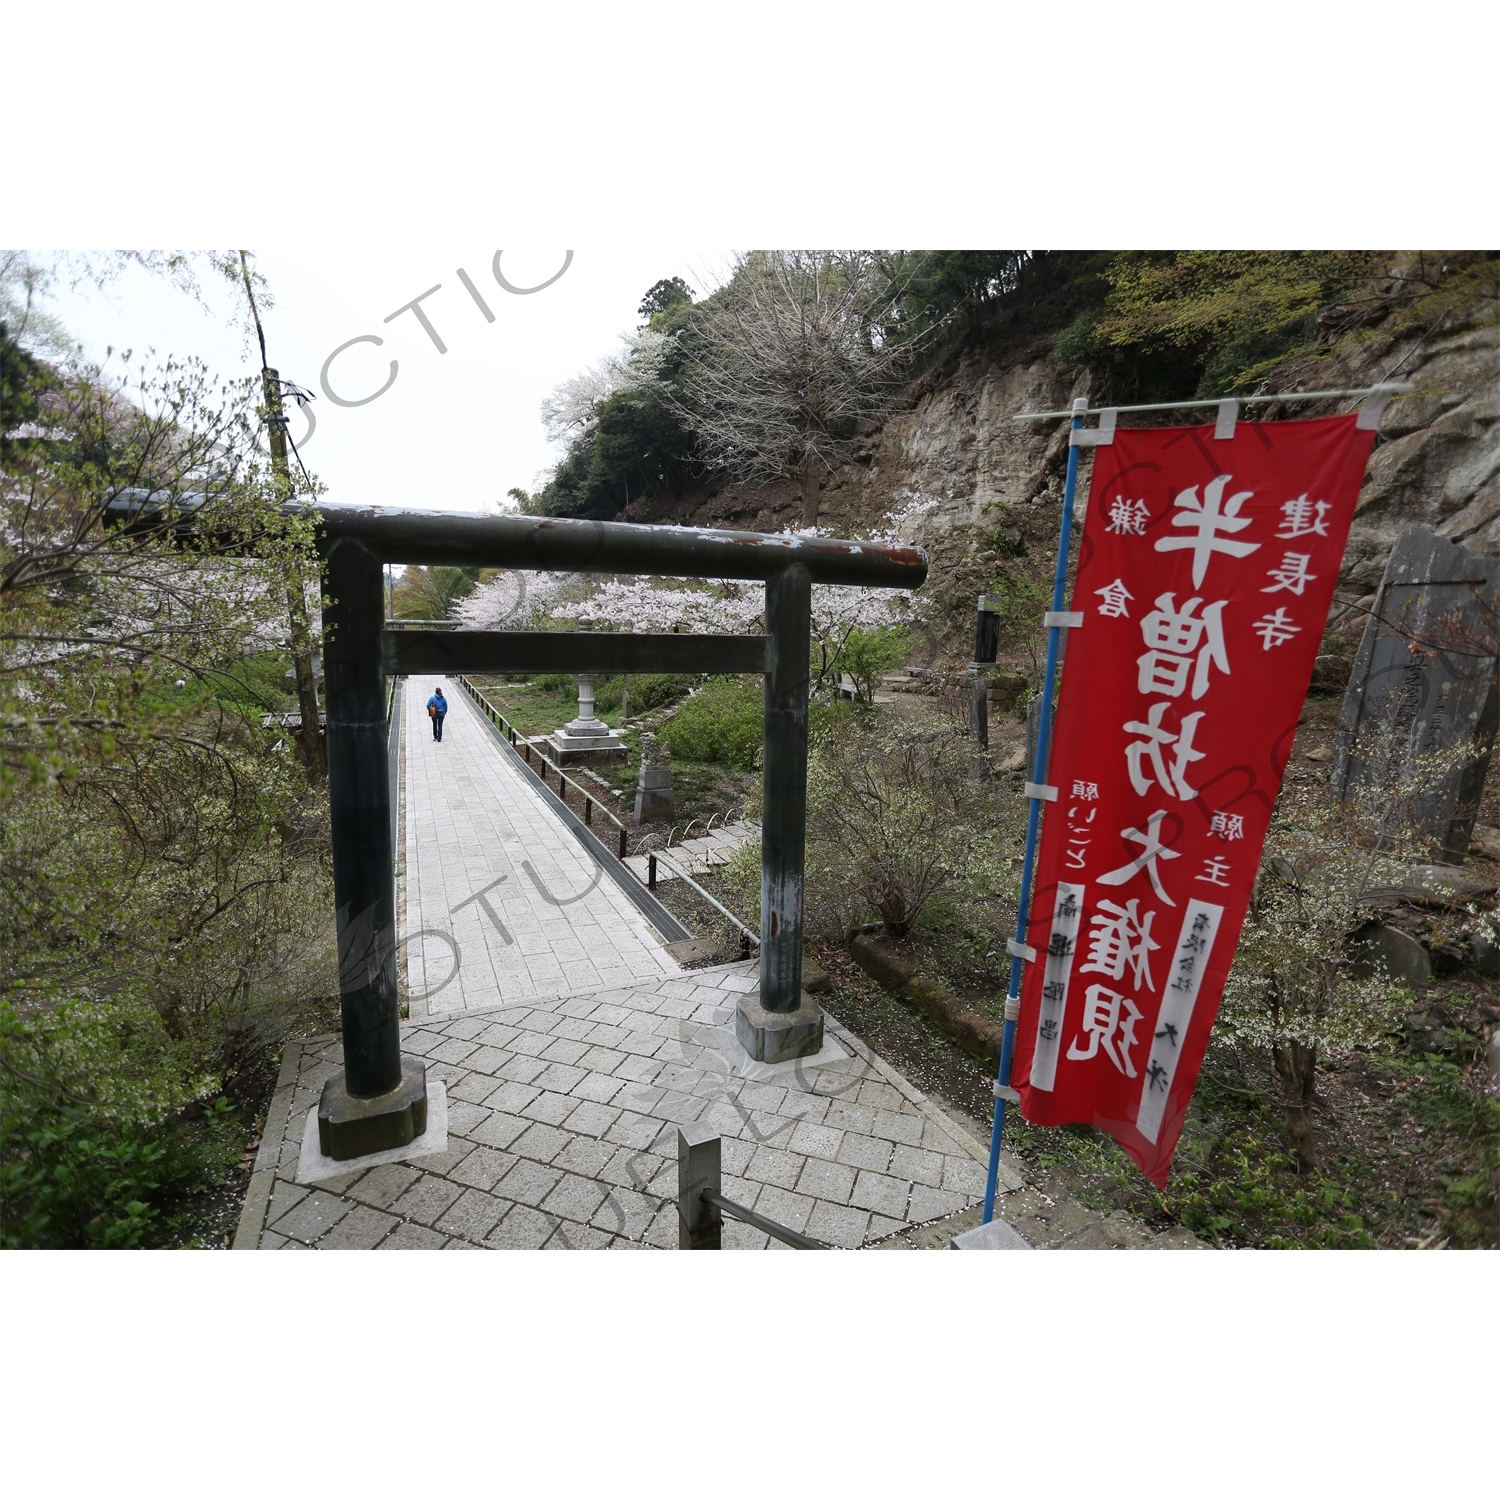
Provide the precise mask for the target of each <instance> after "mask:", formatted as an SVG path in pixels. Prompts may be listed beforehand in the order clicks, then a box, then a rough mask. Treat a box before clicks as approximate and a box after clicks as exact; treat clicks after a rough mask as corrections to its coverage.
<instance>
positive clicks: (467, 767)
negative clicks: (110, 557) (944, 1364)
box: [235, 678, 1191, 1250]
mask: <svg viewBox="0 0 1500 1500" xmlns="http://www.w3.org/2000/svg"><path fill="white" fill-rule="evenodd" d="M436 681H437V679H435V678H429V679H425V680H424V679H420V678H418V679H412V680H410V681H408V683H407V685H406V693H405V699H404V701H405V709H404V714H405V725H404V746H403V754H404V782H403V786H404V791H403V796H404V801H405V824H404V827H405V835H406V837H405V851H404V855H403V859H404V864H405V877H404V882H403V886H404V891H405V899H406V913H407V928H406V930H407V931H408V932H409V933H410V934H411V936H410V937H409V938H408V941H407V945H406V951H407V954H408V964H409V970H408V972H409V977H410V983H411V988H412V995H413V998H412V1002H411V1018H410V1020H408V1021H407V1022H406V1023H405V1024H403V1026H402V1049H403V1051H404V1052H405V1053H407V1054H408V1055H410V1056H416V1057H422V1058H425V1059H426V1062H427V1070H428V1080H429V1084H432V1085H441V1086H442V1087H441V1089H435V1090H434V1091H433V1093H432V1095H431V1097H432V1098H433V1099H434V1100H435V1101H437V1102H436V1103H435V1104H434V1105H433V1116H432V1123H431V1124H430V1126H429V1135H428V1138H427V1139H426V1140H425V1141H423V1142H421V1143H419V1146H420V1149H421V1150H423V1151H425V1152H427V1153H428V1154H415V1155H412V1156H410V1157H409V1159H407V1160H402V1161H386V1162H383V1163H381V1164H379V1165H375V1164H370V1163H366V1164H365V1165H363V1166H360V1165H358V1164H355V1165H354V1166H353V1167H352V1168H351V1170H349V1171H347V1172H339V1171H338V1170H337V1164H334V1163H328V1162H321V1161H319V1160H317V1158H316V1149H315V1148H316V1139H317V1136H316V1130H315V1128H314V1127H313V1125H312V1123H311V1120H310V1117H311V1113H312V1111H313V1110H314V1109H316V1107H317V1103H318V1098H319V1095H320V1093H321V1090H322V1087H323V1084H324V1082H325V1081H326V1079H327V1078H328V1077H329V1075H330V1074H331V1073H332V1072H333V1071H334V1070H336V1069H337V1068H338V1067H339V1066H340V1065H341V1063H342V1046H341V1043H340V1042H339V1040H338V1038H337V1037H323V1038H318V1039H315V1040H313V1041H309V1042H302V1043H291V1044H289V1045H288V1046H287V1048H286V1051H285V1053H284V1054H283V1057H282V1065H281V1075H280V1078H279V1079H278V1082H277V1087H276V1092H275V1094H274V1096H273V1098H272V1101H271V1105H270V1109H269V1111H268V1115H267V1120H266V1125H265V1130H264V1133H263V1136H262V1139H261V1144H260V1149H259V1152H258V1154H257V1157H256V1161H255V1166H254V1170H253V1172H252V1175H251V1179H250V1185H249V1190H248V1192H247V1195H246V1201H245V1208H244V1211H243V1214H242V1216H241V1220H240V1229H239V1234H238V1235H237V1237H236V1240H235V1247H236V1248H237V1249H257V1248H259V1249H285V1250H300V1249H310V1248H315V1249H320V1250H332V1249H381V1250H400V1249H452V1250H467V1249H538V1248H545V1249H549V1250H551V1249H592V1248H610V1249H648V1248H663V1249H665V1248H673V1247H675V1246H676V1243H677V1206H676V1191H677V1127H678V1125H679V1124H685V1123H687V1122H689V1121H705V1122H708V1123H710V1124H712V1125H713V1126H714V1127H715V1128H716V1129H717V1130H718V1131H719V1132H720V1135H721V1137H722V1141H723V1156H722V1160H723V1170H724V1177H723V1191H724V1193H725V1195H726V1196H727V1197H729V1198H730V1199H732V1200H734V1201H735V1202H737V1203H740V1204H742V1205H743V1206H745V1207H746V1208H754V1209H756V1210H758V1211H759V1212H760V1213H762V1214H765V1215H767V1216H768V1217H770V1218H773V1219H775V1220H777V1221H778V1222H779V1223H782V1224H785V1225H788V1226H790V1227H792V1228H794V1229H799V1230H802V1231H803V1232H804V1233H806V1234H810V1235H812V1236H814V1237H815V1238H817V1239H821V1240H823V1241H825V1242H827V1243H828V1244H830V1245H834V1246H839V1247H844V1248H849V1249H855V1248H860V1247H864V1246H880V1247H882V1248H891V1249H924V1248H939V1247H942V1246H946V1244H947V1242H948V1239H949V1237H950V1236H951V1235H952V1234H953V1233H955V1232H957V1231H959V1230H961V1229H965V1228H968V1227H970V1226H971V1225H972V1224H973V1223H977V1222H978V1218H979V1214H980V1209H981V1206H982V1200H983V1193H984V1174H985V1163H986V1158H987V1149H986V1147H987V1143H986V1142H984V1141H981V1140H980V1139H978V1138H977V1137H976V1136H975V1135H973V1134H971V1133H970V1131H969V1130H968V1129H966V1128H965V1127H964V1126H963V1125H962V1124H960V1123H958V1122H956V1121H955V1120H954V1119H951V1118H950V1117H949V1116H948V1115H947V1114H946V1113H945V1112H944V1111H943V1109H942V1108H940V1107H939V1106H938V1105H937V1104H936V1103H934V1102H933V1101H932V1100H930V1099H927V1098H925V1097H924V1096H923V1095H922V1094H921V1093H920V1092H919V1091H918V1090H917V1089H915V1088H914V1087H913V1086H912V1085H911V1084H910V1083H908V1082H907V1081H906V1080H905V1079H903V1078H902V1077H901V1076H900V1075H899V1074H897V1073H896V1072H895V1071H894V1070H893V1069H892V1068H890V1067H889V1066H888V1065H887V1064H886V1063H884V1062H883V1061H882V1060H881V1059H879V1058H878V1057H876V1056H875V1055H874V1054H873V1053H872V1052H870V1051H869V1049H868V1048H866V1047H865V1046H864V1045H863V1043H861V1042H860V1041H859V1040H858V1039H857V1038H855V1037H853V1036H852V1035H850V1034H849V1033H848V1032H846V1031H845V1030H844V1029H843V1028H842V1027H841V1026H839V1025H838V1023H837V1022H835V1021H834V1020H833V1019H832V1017H829V1018H828V1022H827V1035H828V1038H829V1042H830V1044H829V1045H827V1046H825V1049H824V1051H823V1052H822V1053H820V1054H819V1058H818V1060H816V1061H814V1060H812V1059H803V1060H801V1061H798V1062H795V1063H785V1064H780V1065H777V1066H775V1067H768V1066H767V1065H766V1064H762V1063H755V1062H753V1061H751V1060H750V1059H749V1058H748V1056H747V1055H746V1054H745V1052H744V1050H743V1049H742V1048H741V1047H740V1045H739V1043H738V1042H737V1041H736V1039H735V1036H734V1012H735V1007H736V1003H737V1001H738V999H739V997H740V996H741V995H742V994H746V993H749V992H752V991H754V990H755V988H756V986H757V974H756V968H755V965H754V963H753V962H748V963H736V964H728V965H723V966H721V967H718V968H713V969H701V970H695V971H691V972H684V971H682V970H680V969H679V968H678V966H677V965H676V964H675V963H674V962H673V961H672V959H671V958H670V957H669V956H668V955H667V954H666V953H665V952H664V951H663V947H662V942H661V940H660V939H659V938H658V937H657V936H656V935H655V933H654V932H653V931H652V929H651V928H650V927H649V925H648V924H647V923H646V921H645V919H644V918H643V917H642V916H641V915H640V913H639V912H638V911H637V910H636V908H635V907H634V906H633V905H631V903H630V902H629V901H628V900H627V899H626V898H625V897H624V895H623V894H622V893H621V892H620V890H619V888H618V887H617V886H615V885H614V884H613V882H611V881H609V880H607V879H601V878H599V870H598V867H597V866H596V865H595V863H594V862H593V860H592V859H591V858H590V857H589V856H588V855H587V854H586V852H585V851H584V849H583V847H582V846H581V845H580V844H579V843H578V841H577V840H576V839H575V838H574V836H573V835H572V833H570V832H569V831H568V830H567V829H566V828H565V827H564V826H563V824H562V822H561V821H560V820H559V819H558V818H557V817H556V816H555V815H554V814H553V813H552V811H551V810H550V809H549V808H548V807H547V806H546V804H545V803H544V802H543V801H542V799H541V797H540V795H539V794H538V793H537V791H536V790H535V789H533V788H532V787H531V786H530V785H529V784H528V782H527V781H526V779H525V778H524V777H523V776H522V775H521V773H520V772H519V771H517V770H516V769H515V768H514V767H513V766H512V765H511V763H510V761H509V759H508V757H507V756H506V755H505V754H504V752H502V751H501V749H500V748H499V746H498V745H497V744H496V743H495V741H494V740H493V739H492V738H491V737H490V735H489V732H488V730H487V729H486V727H485V725H484V723H483V721H481V720H480V718H479V716H478V715H477V714H476V713H475V712H474V711H473V710H472V709H471V708H470V707H469V705H468V703H467V702H466V701H465V700H464V698H463V697H462V696H461V694H460V693H459V692H458V691H457V690H455V691H454V692H453V693H451V694H450V696H449V702H450V704H451V705H452V707H451V709H450V712H449V716H448V721H447V725H446V727H445V730H444V739H443V743H442V744H441V745H439V744H434V743H433V741H432V738H431V732H430V729H429V728H428V721H427V716H426V713H425V710H424V705H425V703H426V700H427V698H428V697H429V696H430V694H431V692H432V688H433V686H434V684H435V683H436ZM449 686H450V687H452V686H453V684H449ZM420 934H425V936H420V937H419V935H420ZM455 957H456V959H457V962H456V963H455V962H454V959H455ZM450 971H451V972H450ZM439 1122H443V1123H439ZM444 1128H446V1136H445V1137H444V1136H443V1134H442V1130H443V1129H444ZM1001 1186H1002V1190H1003V1193H1004V1196H1003V1197H1002V1199H1001V1201H1000V1203H999V1204H998V1205H997V1211H998V1213H999V1214H1000V1216H1001V1217H1002V1218H1005V1219H1007V1220H1009V1221H1011V1222H1013V1223H1016V1224H1017V1226H1018V1227H1019V1228H1020V1229H1021V1231H1022V1233H1023V1234H1024V1235H1025V1237H1026V1238H1027V1240H1028V1241H1029V1242H1030V1243H1033V1244H1037V1245H1043V1244H1049V1245H1050V1244H1076V1245H1077V1246H1078V1247H1079V1248H1085V1247H1093V1246H1096V1245H1097V1246H1099V1247H1101V1248H1102V1247H1117V1248H1125V1247H1127V1246H1134V1245H1137V1244H1144V1243H1147V1242H1150V1241H1152V1240H1153V1239H1154V1240H1155V1242H1156V1243H1158V1244H1160V1245H1162V1247H1163V1248H1166V1246H1167V1241H1168V1239H1169V1237H1168V1236H1159V1237H1153V1236H1152V1235H1151V1234H1150V1232H1149V1231H1144V1230H1142V1229H1141V1226H1139V1225H1135V1224H1134V1222H1133V1221H1130V1220H1128V1219H1127V1218H1125V1216H1122V1215H1114V1216H1111V1217H1110V1218H1109V1219H1103V1218H1101V1216H1100V1215H1098V1214H1093V1213H1091V1212H1089V1211H1088V1210H1086V1209H1083V1208H1082V1207H1081V1206H1080V1205H1078V1204H1076V1203H1071V1202H1069V1201H1066V1200H1061V1201H1060V1200H1059V1198H1058V1196H1057V1195H1049V1194H1048V1192H1047V1190H1046V1185H1045V1184H1038V1183H1033V1184H1031V1185H1030V1186H1027V1185H1026V1184H1024V1183H1023V1179H1022V1175H1021V1172H1020V1171H1019V1164H1018V1163H1016V1162H1015V1161H1013V1160H1010V1159H1008V1158H1007V1159H1005V1160H1003V1161H1002V1167H1001ZM1188 1239H1189V1240H1191V1236H1189V1237H1188ZM724 1244H725V1247H726V1248H743V1249H766V1248H770V1249H783V1248H785V1247H784V1246H782V1245H781V1244H780V1243H779V1242H777V1241H768V1240H767V1237H766V1236H765V1235H764V1234H762V1233H761V1232H759V1231H758V1230H754V1229H751V1228H749V1227H748V1226H746V1225H744V1224H740V1223H736V1222H734V1221H732V1220H728V1219H726V1221H725V1227H724Z"/></svg>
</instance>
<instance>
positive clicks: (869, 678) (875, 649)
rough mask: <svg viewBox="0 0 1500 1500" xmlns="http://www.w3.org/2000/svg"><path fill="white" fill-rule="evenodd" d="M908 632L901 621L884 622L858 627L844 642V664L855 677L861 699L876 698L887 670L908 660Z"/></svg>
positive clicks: (857, 692)
mask: <svg viewBox="0 0 1500 1500" xmlns="http://www.w3.org/2000/svg"><path fill="white" fill-rule="evenodd" d="M907 648H908V643H907V636H906V632H905V631H904V630H903V629H902V628H901V627H900V626H899V625H880V626H877V627H876V628H875V629H873V630H862V629H860V628H858V627H856V628H855V629H853V630H851V631H850V632H849V638H848V640H846V641H845V642H844V654H843V657H842V659H841V662H840V665H841V666H842V667H843V669H844V671H846V672H847V673H848V674H849V675H850V676H851V677H852V678H853V679H854V691H855V693H856V694H857V695H858V697H859V701H860V702H861V703H873V702H874V701H875V688H876V686H877V684H878V683H879V682H880V678H881V676H882V674H883V673H886V672H889V671H890V670H891V669H892V668H893V667H896V666H898V665H900V663H901V662H903V661H905V660H906V653H907Z"/></svg>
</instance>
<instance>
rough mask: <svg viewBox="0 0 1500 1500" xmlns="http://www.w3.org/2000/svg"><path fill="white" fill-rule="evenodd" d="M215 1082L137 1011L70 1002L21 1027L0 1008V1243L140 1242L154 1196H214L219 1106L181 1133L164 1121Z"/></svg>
mask: <svg viewBox="0 0 1500 1500" xmlns="http://www.w3.org/2000/svg"><path fill="white" fill-rule="evenodd" d="M215 1083H216V1080H215V1079H214V1078H212V1077H211V1076H202V1075H198V1074H196V1073H195V1072H194V1071H193V1070H192V1067H191V1060H190V1058H189V1056H188V1055H187V1049H186V1048H184V1047H183V1046H182V1045H181V1044H180V1043H174V1042H173V1041H172V1039H171V1038H170V1037H169V1036H168V1035H167V1034H166V1032H165V1030H164V1029H163V1028H162V1026H161V1025H160V1023H159V1021H158V1019H157V1018H156V1017H155V1016H154V1015H153V1014H152V1013H151V1012H150V1011H149V1010H139V1011H137V1010H133V1009H132V1008H130V1007H127V1006H121V1005H110V1004H96V1005H87V1004H78V1003H71V1004H64V1005H62V1006H60V1007H59V1008H58V1009H57V1010H56V1011H54V1012H53V1013H51V1014H50V1015H46V1016H40V1015H38V1016H34V1017H32V1018H29V1019H28V1018H23V1017H22V1016H21V1015H20V1014H19V1013H18V1012H17V1010H16V1008H15V1007H14V1006H12V1005H10V1004H4V1005H0V1246H4V1247H5V1248H7V1249H17V1248H40V1249H60V1250H65V1249H129V1248H131V1247H133V1246H137V1245H140V1244H142V1243H143V1242H145V1241H146V1240H147V1239H148V1238H149V1237H150V1235H151V1233H152V1231H153V1229H154V1228H155V1227H156V1221H157V1220H158V1218H159V1215H160V1212H161V1205H162V1201H163V1200H164V1199H165V1198H167V1197H169V1196H171V1195H173V1194H176V1193H183V1192H195V1191H201V1190H203V1189H207V1188H212V1187H216V1186H218V1185H219V1184H220V1183H222V1182H223V1181H224V1179H225V1177H226V1176H227V1175H228V1173H229V1170H230V1167H231V1166H232V1164H233V1161H234V1158H235V1156H236V1154H237V1146H236V1141H237V1139H238V1129H237V1126H236V1124H235V1122H234V1120H233V1119H232V1117H231V1115H230V1113H229V1106H228V1104H227V1102H226V1101H225V1100H224V1099H223V1098H222V1097H221V1098H219V1099H218V1100H217V1102H216V1104H215V1105H214V1107H213V1108H212V1109H211V1110H209V1111H208V1112H207V1118H206V1119H204V1120H202V1121H200V1122H196V1123H195V1124H193V1125H192V1126H188V1125H184V1124H182V1123H180V1122H174V1121H173V1119H172V1117H173V1116H174V1115H176V1114H179V1113H180V1112H181V1111H182V1108H183V1106H184V1105H192V1106H193V1107H194V1108H195V1109H200V1110H201V1106H199V1105H197V1104H195V1101H196V1100H199V1099H201V1098H203V1097H204V1096H205V1095H207V1094H210V1093H212V1092H213V1088H214V1085H215Z"/></svg>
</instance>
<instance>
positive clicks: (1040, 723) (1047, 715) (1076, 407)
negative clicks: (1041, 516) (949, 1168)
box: [984, 396, 1088, 1224]
mask: <svg viewBox="0 0 1500 1500" xmlns="http://www.w3.org/2000/svg"><path fill="white" fill-rule="evenodd" d="M1087 407H1088V401H1087V400H1086V399H1085V398H1084V397H1081V396H1080V397H1079V398H1078V400H1076V401H1075V402H1074V403H1073V430H1074V431H1075V432H1077V431H1078V430H1079V429H1080V428H1081V427H1082V426H1083V413H1084V411H1085V410H1086V409H1087ZM1077 490H1078V447H1077V445H1076V444H1074V443H1071V442H1070V444H1069V446H1068V479H1067V484H1066V485H1065V486H1064V489H1063V507H1062V528H1061V530H1060V531H1059V532H1058V535H1057V572H1056V574H1055V575H1054V577H1053V580H1052V614H1053V616H1054V617H1055V616H1057V615H1060V614H1061V613H1062V611H1063V605H1064V604H1065V603H1066V602H1067V601H1066V597H1065V594H1066V590H1067V583H1068V552H1069V550H1070V548H1071V547H1072V543H1073V497H1074V495H1075V494H1076V493H1077ZM1048 625H1049V628H1048V631H1047V669H1046V672H1045V674H1044V675H1043V678H1042V709H1041V713H1040V714H1039V715H1038V719H1037V733H1036V760H1035V761H1034V763H1033V764H1032V767H1031V780H1032V783H1033V787H1032V788H1029V790H1034V789H1036V784H1038V783H1041V782H1042V781H1044V780H1045V778H1046V768H1047V751H1048V749H1049V746H1050V742H1051V738H1052V696H1053V692H1054V690H1055V689H1056V686H1057V658H1058V652H1059V648H1060V646H1061V644H1062V633H1063V627H1062V626H1061V625H1059V624H1058V623H1056V621H1055V618H1054V619H1053V620H1049V622H1048ZM1041 821H1042V799H1041V798H1040V797H1037V796H1033V797H1032V798H1031V810H1030V812H1029V813H1028V815H1027V818H1026V855H1025V858H1024V860H1023V861H1022V865H1021V900H1020V904H1019V905H1018V907H1017V909H1016V937H1015V941H1014V942H1013V943H1012V944H1011V945H1010V951H1011V960H1010V991H1009V993H1008V995H1007V996H1006V1000H1005V1030H1004V1032H1003V1034H1002V1036H1001V1040H1000V1072H999V1076H998V1078H997V1081H996V1083H995V1123H994V1126H993V1128H992V1129H991V1131H990V1166H989V1175H988V1176H987V1177H986V1178H985V1184H984V1222H985V1223H986V1224H988V1223H989V1222H990V1220H991V1219H993V1218H994V1217H995V1186H996V1182H997V1180H998V1179H999V1176H1000V1140H1001V1137H1002V1136H1003V1135H1004V1134H1005V1106H1006V1104H1007V1103H1008V1102H1009V1101H1010V1100H1012V1099H1015V1098H1016V1094H1015V1091H1014V1090H1013V1089H1012V1088H1011V1086H1010V1068H1011V1057H1012V1054H1013V1053H1014V1051H1015V1043H1016V1018H1017V1016H1019V1015H1020V1011H1021V973H1022V969H1021V965H1022V963H1023V962H1024V960H1023V958H1022V955H1021V952H1020V951H1018V950H1022V949H1024V948H1025V946H1026V929H1027V927H1028V926H1029V925H1030V921H1031V878H1032V872H1033V870H1034V869H1035V867H1036V845H1037V834H1038V832H1039V830H1040V828H1041Z"/></svg>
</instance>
